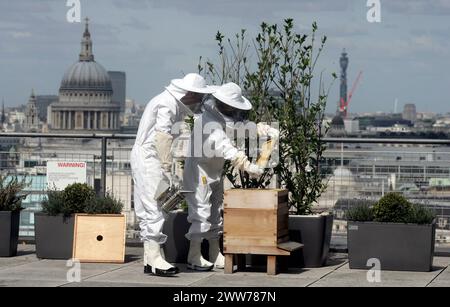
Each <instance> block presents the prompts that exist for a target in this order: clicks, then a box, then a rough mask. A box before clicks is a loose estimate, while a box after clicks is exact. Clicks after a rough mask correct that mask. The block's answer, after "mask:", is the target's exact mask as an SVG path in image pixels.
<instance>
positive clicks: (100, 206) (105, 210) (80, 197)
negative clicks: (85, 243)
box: [35, 183, 122, 259]
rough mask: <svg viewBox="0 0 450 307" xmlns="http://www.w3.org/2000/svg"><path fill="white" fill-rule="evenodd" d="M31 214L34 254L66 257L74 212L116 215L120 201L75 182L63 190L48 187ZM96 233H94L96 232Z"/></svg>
mask: <svg viewBox="0 0 450 307" xmlns="http://www.w3.org/2000/svg"><path fill="white" fill-rule="evenodd" d="M47 196H48V197H47V200H46V201H45V202H44V203H43V204H42V212H40V213H37V214H35V238H36V255H37V257H38V258H43V259H70V258H72V257H73V252H74V243H75V242H74V233H75V220H76V214H90V215H99V214H120V213H121V211H122V204H121V203H120V202H118V201H117V200H115V199H114V198H113V197H111V196H109V195H107V196H106V197H98V196H96V195H95V191H94V189H93V188H91V187H90V186H88V185H86V184H80V183H75V184H72V185H69V186H67V187H66V188H65V189H64V190H63V191H57V190H50V191H48V193H47ZM97 236H98V235H97Z"/></svg>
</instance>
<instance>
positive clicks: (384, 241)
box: [347, 222, 436, 272]
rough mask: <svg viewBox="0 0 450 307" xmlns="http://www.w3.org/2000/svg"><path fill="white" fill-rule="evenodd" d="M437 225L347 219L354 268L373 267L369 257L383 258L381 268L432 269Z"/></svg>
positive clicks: (421, 270) (420, 270)
mask: <svg viewBox="0 0 450 307" xmlns="http://www.w3.org/2000/svg"><path fill="white" fill-rule="evenodd" d="M435 234H436V224H435V223H433V224H431V225H415V224H394V223H376V222H348V234H347V241H348V256H349V265H350V268H351V269H371V268H372V267H368V266H367V261H368V260H369V259H372V258H375V259H379V260H380V264H381V270H390V271H418V272H429V271H430V270H431V269H432V267H433V255H434V245H435V241H434V240H435Z"/></svg>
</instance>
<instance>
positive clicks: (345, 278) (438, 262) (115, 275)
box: [0, 245, 450, 287]
mask: <svg viewBox="0 0 450 307" xmlns="http://www.w3.org/2000/svg"><path fill="white" fill-rule="evenodd" d="M34 250H35V249H34V246H33V245H20V246H19V253H18V256H17V257H14V258H0V287H22V286H25V287H91V286H93V287H109V286H113V287H115V286H118V287H165V286H175V287H177V286H182V287H210V286H213V287H284V286H290V287H334V286H340V287H377V286H378V287H379V286H388V287H395V286H407V287H409V286H411V287H439V286H444V287H450V269H449V265H450V258H448V257H435V258H434V269H433V271H431V272H427V273H418V272H388V271H382V272H381V282H379V283H370V282H368V281H367V271H363V270H350V269H349V266H348V260H347V255H346V254H339V253H336V254H331V255H330V259H329V261H328V265H327V266H326V267H322V268H314V269H290V270H289V271H288V272H282V273H280V274H278V275H276V276H268V275H266V273H265V272H264V268H259V269H257V268H256V269H251V268H247V271H245V272H236V273H234V274H231V275H225V274H224V272H223V270H216V271H212V272H193V271H190V270H188V269H187V268H186V265H179V267H180V269H181V273H180V274H179V275H178V276H177V277H172V278H163V277H156V276H148V275H144V274H143V264H142V253H143V250H142V248H136V247H129V248H127V262H126V263H125V264H84V263H83V264H81V282H70V281H68V280H67V272H68V270H69V269H70V268H69V267H67V266H66V264H67V262H66V261H61V260H40V259H38V258H36V255H35V253H34Z"/></svg>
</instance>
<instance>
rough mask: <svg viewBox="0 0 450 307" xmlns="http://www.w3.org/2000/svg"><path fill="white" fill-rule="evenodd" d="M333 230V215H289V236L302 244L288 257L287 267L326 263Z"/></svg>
mask: <svg viewBox="0 0 450 307" xmlns="http://www.w3.org/2000/svg"><path fill="white" fill-rule="evenodd" d="M332 230H333V215H310V216H309V215H290V216H289V237H290V240H291V241H295V242H299V243H302V244H304V247H303V249H301V250H298V251H295V252H293V253H292V254H291V256H290V257H289V267H297V268H298V267H300V268H303V267H305V268H317V267H322V266H324V265H326V263H327V259H328V253H329V249H330V242H331V232H332Z"/></svg>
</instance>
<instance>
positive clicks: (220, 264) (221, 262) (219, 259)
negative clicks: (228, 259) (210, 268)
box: [208, 239, 225, 269]
mask: <svg viewBox="0 0 450 307" xmlns="http://www.w3.org/2000/svg"><path fill="white" fill-rule="evenodd" d="M208 242H209V261H211V262H212V263H214V266H215V267H216V268H217V269H223V268H224V267H225V257H224V256H223V255H222V253H221V252H220V242H219V239H211V240H208Z"/></svg>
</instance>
